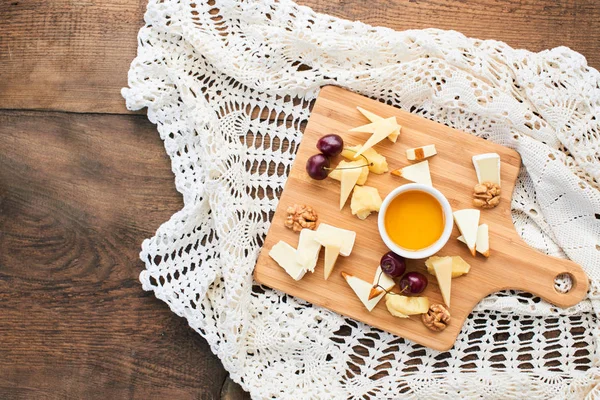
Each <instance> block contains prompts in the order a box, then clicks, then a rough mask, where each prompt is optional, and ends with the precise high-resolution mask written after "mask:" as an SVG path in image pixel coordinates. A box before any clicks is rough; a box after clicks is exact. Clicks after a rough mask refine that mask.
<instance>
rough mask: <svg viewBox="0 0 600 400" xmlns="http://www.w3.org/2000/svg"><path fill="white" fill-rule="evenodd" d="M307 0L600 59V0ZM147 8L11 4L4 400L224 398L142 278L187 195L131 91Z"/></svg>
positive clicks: (188, 336)
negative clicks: (146, 244)
mask: <svg viewBox="0 0 600 400" xmlns="http://www.w3.org/2000/svg"><path fill="white" fill-rule="evenodd" d="M300 3H301V4H304V5H308V6H311V7H313V8H314V9H316V10H317V11H321V12H326V13H330V14H333V15H337V16H340V17H344V18H349V19H360V20H362V21H364V22H367V23H371V24H378V25H385V26H388V27H391V28H394V29H409V28H425V27H437V28H443V29H455V30H458V31H461V32H463V33H465V34H466V35H469V36H474V37H478V38H483V39H485V38H494V39H498V40H503V41H506V42H507V43H508V44H509V45H511V46H513V47H524V48H528V49H530V50H536V51H537V50H542V49H545V48H551V47H554V46H559V45H566V46H570V47H571V48H573V49H574V50H577V51H579V52H581V53H583V54H584V55H585V56H587V57H588V61H589V64H590V65H591V66H592V67H595V68H598V67H600V52H599V51H598V50H599V47H600V45H599V44H598V43H600V24H598V23H597V22H598V21H599V20H600V4H599V3H597V2H595V1H593V0H581V1H577V2H556V1H547V2H541V1H533V0H524V1H506V2H500V1H496V0H479V1H476V0H460V1H459V0H456V1H450V0H409V1H406V0H393V1H392V0H370V1H368V2H365V1H363V0H303V1H300ZM145 7H146V0H104V1H83V0H82V1H73V0H54V1H43V0H6V1H3V2H1V3H0V21H2V24H0V398H2V399H12V398H56V399H59V398H60V399H63V398H86V399H94V398H98V399H105V398H111V399H120V398H153V397H165V398H167V397H168V398H178V399H185V398H201V399H216V398H219V397H220V396H221V394H220V393H221V387H222V385H223V382H224V380H225V378H226V375H227V374H226V371H224V369H223V367H222V366H221V364H220V363H219V360H218V359H217V358H216V357H215V356H214V355H212V353H211V352H210V349H209V347H208V345H207V344H206V342H205V341H204V340H203V339H202V338H201V337H200V336H199V335H197V334H196V333H195V332H193V331H192V330H191V329H190V328H189V327H188V326H187V323H186V321H185V320H184V319H181V318H178V317H176V316H175V315H174V314H173V313H171V312H170V311H169V310H168V307H167V306H166V305H165V304H164V303H162V302H161V301H159V300H156V299H155V298H154V297H153V295H152V294H151V293H146V292H144V291H143V290H142V289H141V285H140V284H139V281H138V275H139V272H140V271H141V270H142V269H143V264H142V262H141V261H140V260H139V259H138V253H139V249H140V243H141V242H142V240H143V239H144V238H147V237H150V236H151V235H152V234H153V233H154V231H155V230H156V228H157V227H158V226H159V225H160V224H161V223H162V222H164V221H166V220H167V219H168V218H169V217H170V216H171V214H172V213H174V212H175V211H177V210H179V209H180V208H181V206H182V200H181V196H180V195H179V194H178V193H177V192H176V191H175V188H174V184H173V175H172V173H171V170H170V165H169V160H168V158H167V156H166V155H165V152H164V151H163V147H162V143H161V141H160V139H159V137H158V135H157V133H156V130H155V127H154V126H153V125H152V124H150V123H149V122H148V121H147V120H146V117H145V116H144V115H143V113H141V112H140V113H131V112H129V111H127V110H126V109H125V105H124V101H123V99H122V98H121V96H120V93H119V91H120V89H121V87H123V86H125V85H126V82H127V70H128V67H129V63H130V62H131V60H132V59H133V58H134V56H135V51H136V34H137V30H138V29H139V27H140V26H141V25H142V24H143V13H144V10H145ZM226 386H227V388H230V387H231V386H229V385H226ZM231 393H233V392H231V391H230V389H226V390H225V394H224V397H226V398H233V397H236V396H232V395H231ZM241 396H242V397H243V394H242V395H241ZM237 397H239V396H237Z"/></svg>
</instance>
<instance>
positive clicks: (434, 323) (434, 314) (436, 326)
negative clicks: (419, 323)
mask: <svg viewBox="0 0 600 400" xmlns="http://www.w3.org/2000/svg"><path fill="white" fill-rule="evenodd" d="M421 319H422V320H423V324H424V325H425V326H426V327H428V328H429V329H431V330H432V331H435V332H440V331H443V330H444V329H446V327H447V326H448V324H449V323H450V312H449V311H448V310H447V309H446V307H444V306H443V305H441V304H432V305H431V306H429V310H428V311H427V312H426V313H425V314H422V315H421Z"/></svg>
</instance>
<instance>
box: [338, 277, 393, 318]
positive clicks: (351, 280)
mask: <svg viewBox="0 0 600 400" xmlns="http://www.w3.org/2000/svg"><path fill="white" fill-rule="evenodd" d="M342 276H343V277H344V279H345V280H346V282H348V285H350V287H351V288H352V290H353V291H354V293H356V296H357V297H358V298H359V300H360V301H361V302H362V303H363V304H364V306H365V307H366V308H367V310H369V312H370V311H372V310H373V309H374V308H375V306H376V305H377V303H379V300H381V298H382V297H383V295H381V296H378V297H376V298H374V299H371V300H369V293H370V292H371V287H372V285H371V284H370V283H369V282H367V281H363V280H362V279H360V278H359V277H356V276H354V275H350V274H347V273H345V272H342Z"/></svg>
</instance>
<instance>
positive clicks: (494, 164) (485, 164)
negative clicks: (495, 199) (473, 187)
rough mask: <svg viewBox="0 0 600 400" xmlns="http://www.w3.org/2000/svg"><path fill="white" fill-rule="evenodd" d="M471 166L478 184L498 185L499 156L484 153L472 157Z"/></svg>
mask: <svg viewBox="0 0 600 400" xmlns="http://www.w3.org/2000/svg"><path fill="white" fill-rule="evenodd" d="M473 165H474V166H475V172H476V173H477V180H478V181H479V183H483V182H492V183H495V184H496V185H498V186H501V185H500V156H499V155H498V154H496V153H486V154H479V155H476V156H473Z"/></svg>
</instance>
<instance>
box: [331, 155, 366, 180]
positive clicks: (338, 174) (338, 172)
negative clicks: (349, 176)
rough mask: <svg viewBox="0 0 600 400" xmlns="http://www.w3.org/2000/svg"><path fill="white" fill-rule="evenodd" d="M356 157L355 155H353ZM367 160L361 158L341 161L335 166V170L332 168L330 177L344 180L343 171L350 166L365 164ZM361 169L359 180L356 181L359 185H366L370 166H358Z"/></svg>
mask: <svg viewBox="0 0 600 400" xmlns="http://www.w3.org/2000/svg"><path fill="white" fill-rule="evenodd" d="M353 157H354V156H353ZM366 163H367V162H366V161H365V160H363V159H360V160H354V161H344V160H342V161H340V163H339V164H338V165H337V166H336V167H335V169H334V170H332V171H331V172H330V173H329V175H328V177H330V178H331V179H335V180H336V181H341V180H342V172H343V171H344V169H345V168H348V167H360V166H361V165H365V164H366ZM357 169H360V176H359V177H358V180H357V181H356V184H357V185H364V184H365V183H366V182H367V178H368V177H369V168H368V167H364V168H357Z"/></svg>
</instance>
